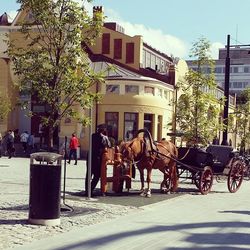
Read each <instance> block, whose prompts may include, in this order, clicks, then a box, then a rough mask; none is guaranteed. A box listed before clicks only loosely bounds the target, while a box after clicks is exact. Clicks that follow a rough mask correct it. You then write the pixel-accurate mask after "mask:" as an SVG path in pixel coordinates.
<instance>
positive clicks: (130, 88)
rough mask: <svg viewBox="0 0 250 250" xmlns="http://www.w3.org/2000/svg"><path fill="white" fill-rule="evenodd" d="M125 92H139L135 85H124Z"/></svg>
mask: <svg viewBox="0 0 250 250" xmlns="http://www.w3.org/2000/svg"><path fill="white" fill-rule="evenodd" d="M125 93H126V94H129V93H130V94H131V93H133V94H136V95H138V94H139V87H138V86H136V85H125Z"/></svg>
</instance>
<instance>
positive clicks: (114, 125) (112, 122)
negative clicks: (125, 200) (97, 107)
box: [105, 112, 119, 141]
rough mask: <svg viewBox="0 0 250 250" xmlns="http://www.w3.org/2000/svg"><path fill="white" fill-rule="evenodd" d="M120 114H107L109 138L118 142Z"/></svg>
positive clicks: (106, 121)
mask: <svg viewBox="0 0 250 250" xmlns="http://www.w3.org/2000/svg"><path fill="white" fill-rule="evenodd" d="M118 118H119V113H118V112H105V124H106V125H107V132H108V136H109V137H112V138H114V139H115V141H117V140H118Z"/></svg>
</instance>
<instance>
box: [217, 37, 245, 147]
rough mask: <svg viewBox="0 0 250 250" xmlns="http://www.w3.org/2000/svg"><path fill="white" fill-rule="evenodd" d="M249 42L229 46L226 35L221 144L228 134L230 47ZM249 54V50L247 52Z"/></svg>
mask: <svg viewBox="0 0 250 250" xmlns="http://www.w3.org/2000/svg"><path fill="white" fill-rule="evenodd" d="M249 46H250V44H244V45H231V46H230V35H227V54H226V61H225V85H224V96H225V99H226V101H225V106H224V116H223V118H224V119H223V124H224V127H225V129H224V130H223V136H222V143H221V145H228V141H227V134H228V108H229V82H230V53H229V52H230V47H235V48H237V47H238V48H240V47H249ZM248 54H249V52H248Z"/></svg>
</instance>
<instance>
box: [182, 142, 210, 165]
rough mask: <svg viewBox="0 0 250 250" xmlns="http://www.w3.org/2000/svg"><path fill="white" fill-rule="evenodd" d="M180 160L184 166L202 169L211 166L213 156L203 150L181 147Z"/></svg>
mask: <svg viewBox="0 0 250 250" xmlns="http://www.w3.org/2000/svg"><path fill="white" fill-rule="evenodd" d="M178 158H179V161H180V162H182V163H184V164H188V165H192V166H196V167H201V168H202V167H204V166H206V165H211V162H212V158H211V154H209V153H207V152H206V151H205V150H204V149H202V148H192V147H190V148H186V147H180V148H178Z"/></svg>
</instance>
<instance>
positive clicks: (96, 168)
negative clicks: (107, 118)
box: [85, 124, 111, 195]
mask: <svg viewBox="0 0 250 250" xmlns="http://www.w3.org/2000/svg"><path fill="white" fill-rule="evenodd" d="M106 132H107V130H106V125H105V124H101V125H99V126H98V127H97V132H96V133H94V134H92V149H91V153H92V154H91V155H92V157H91V178H92V180H91V194H92V193H93V190H94V189H95V188H96V185H97V183H98V182H99V179H100V177H101V164H102V154H103V150H104V149H105V148H108V147H111V143H110V141H109V139H108V136H107V135H106ZM87 166H88V157H87ZM85 191H86V195H87V194H88V167H87V171H86V178H85Z"/></svg>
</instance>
